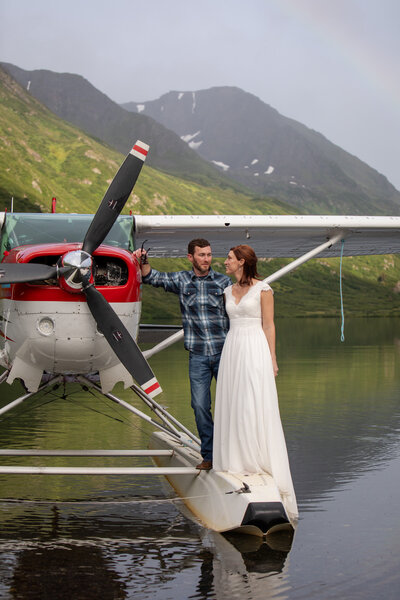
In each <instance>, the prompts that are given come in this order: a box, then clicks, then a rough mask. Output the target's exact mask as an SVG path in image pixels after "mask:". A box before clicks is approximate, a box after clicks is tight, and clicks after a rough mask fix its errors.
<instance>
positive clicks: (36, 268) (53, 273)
mask: <svg viewBox="0 0 400 600" xmlns="http://www.w3.org/2000/svg"><path fill="white" fill-rule="evenodd" d="M55 277H57V267H51V266H49V265H42V264H38V263H1V264H0V284H4V283H30V282H31V281H42V280H44V279H54V278H55Z"/></svg>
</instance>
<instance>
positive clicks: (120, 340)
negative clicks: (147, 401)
mask: <svg viewBox="0 0 400 600" xmlns="http://www.w3.org/2000/svg"><path fill="white" fill-rule="evenodd" d="M83 291H84V292H85V294H86V299H87V303H88V307H89V309H90V312H91V313H92V315H93V317H94V319H95V321H96V323H97V326H98V328H99V331H101V333H103V335H104V337H105V338H106V340H107V341H108V343H109V344H110V346H111V348H112V349H113V350H114V352H115V354H116V355H117V356H118V358H119V360H120V361H121V363H122V364H123V365H124V367H125V368H126V369H127V370H128V371H129V373H130V374H131V375H132V377H133V378H134V379H135V380H136V381H137V382H138V384H139V385H140V387H141V388H142V389H143V390H144V391H145V392H146V394H148V395H149V396H151V397H153V396H156V395H157V394H159V393H160V392H162V389H161V386H160V384H159V383H158V381H157V379H156V377H155V375H154V373H153V371H152V370H151V368H150V366H149V364H148V362H147V360H146V359H145V358H144V356H143V354H142V352H141V351H140V349H139V347H138V345H137V344H136V342H135V340H134V339H133V338H132V336H131V335H130V333H129V331H128V330H127V329H126V327H125V326H124V325H123V323H122V321H121V319H120V318H119V317H118V315H117V314H116V313H115V312H114V310H113V309H112V308H111V306H110V305H109V303H108V302H107V300H106V299H105V298H104V296H103V295H102V294H101V293H100V292H99V291H98V290H97V289H96V288H95V287H94V285H89V286H88V287H86V288H84V290H83Z"/></svg>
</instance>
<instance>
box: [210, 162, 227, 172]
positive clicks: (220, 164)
mask: <svg viewBox="0 0 400 600" xmlns="http://www.w3.org/2000/svg"><path fill="white" fill-rule="evenodd" d="M212 162H213V163H214V165H216V166H217V167H221V169H222V170H223V171H227V170H228V169H229V168H230V167H229V165H226V164H225V163H223V162H219V161H217V160H213V161H212Z"/></svg>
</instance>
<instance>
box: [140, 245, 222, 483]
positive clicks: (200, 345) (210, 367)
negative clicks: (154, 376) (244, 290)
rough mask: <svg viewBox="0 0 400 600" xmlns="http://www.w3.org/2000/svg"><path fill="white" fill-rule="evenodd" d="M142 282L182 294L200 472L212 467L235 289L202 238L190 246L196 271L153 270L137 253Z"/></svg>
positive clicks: (145, 255)
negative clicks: (218, 385)
mask: <svg viewBox="0 0 400 600" xmlns="http://www.w3.org/2000/svg"><path fill="white" fill-rule="evenodd" d="M135 254H136V257H137V259H138V261H139V264H140V268H141V272H142V281H143V283H149V284H150V285H153V286H155V287H163V288H164V289H165V291H167V292H173V293H174V294H178V295H179V303H180V309H181V314H182V325H183V331H184V341H185V348H186V350H188V351H189V379H190V391H191V405H192V408H193V410H194V415H195V419H196V426H197V430H198V432H199V437H200V440H201V455H202V458H203V461H202V462H201V463H200V464H199V465H197V467H196V468H197V469H201V470H205V471H209V470H210V469H211V468H212V446H213V427H214V426H213V420H212V415H211V392H210V386H211V381H212V378H213V377H215V379H216V378H217V374H218V367H219V361H220V357H221V351H222V347H223V345H224V341H225V337H226V334H227V332H228V327H229V321H228V316H227V314H226V311H225V304H224V289H225V288H226V287H227V286H228V285H231V283H232V282H231V280H230V278H229V277H228V276H227V275H223V274H222V273H217V272H216V271H214V270H213V269H212V268H211V260H212V253H211V247H210V243H209V242H208V241H207V240H205V239H202V238H198V239H194V240H192V241H191V242H189V244H188V254H187V257H188V260H189V261H190V262H191V263H192V269H191V270H190V271H175V272H172V273H162V272H160V271H156V269H152V268H151V266H150V264H149V262H148V259H147V252H146V251H145V250H140V249H139V250H136V253H135Z"/></svg>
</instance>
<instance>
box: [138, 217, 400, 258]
mask: <svg viewBox="0 0 400 600" xmlns="http://www.w3.org/2000/svg"><path fill="white" fill-rule="evenodd" d="M134 230H135V240H136V247H137V248H138V247H140V245H141V244H142V242H144V241H146V246H150V248H151V252H150V256H152V257H153V256H155V257H183V256H186V255H187V244H188V242H189V241H190V240H191V239H193V238H206V239H207V240H209V241H210V243H211V246H212V250H213V254H214V256H220V257H222V256H226V255H227V254H228V252H229V249H230V248H231V247H232V246H236V245H237V244H249V245H250V246H252V247H253V248H254V250H255V252H256V254H257V255H258V256H259V257H297V256H300V255H303V254H305V253H307V252H309V251H311V250H312V249H314V248H316V247H317V246H319V245H321V244H323V243H324V242H326V241H327V240H329V239H330V238H332V237H333V236H336V235H338V234H341V235H342V236H343V238H340V239H344V240H345V242H344V246H343V255H344V256H356V255H367V254H394V253H399V252H400V217H374V216H371V217H369V216H332V215H326V216H325V215H322V216H321V215H294V216H289V215H284V216H280V215H175V216H174V215H159V216H157V215H150V216H147V215H136V216H135V217H134ZM341 246H342V244H341V243H336V244H335V245H333V246H332V247H330V248H326V249H325V250H324V251H323V252H321V253H320V254H319V256H321V257H322V256H325V257H333V256H339V255H340V252H341Z"/></svg>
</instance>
